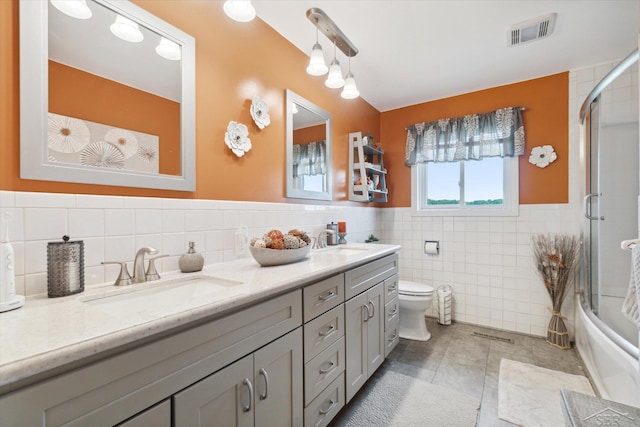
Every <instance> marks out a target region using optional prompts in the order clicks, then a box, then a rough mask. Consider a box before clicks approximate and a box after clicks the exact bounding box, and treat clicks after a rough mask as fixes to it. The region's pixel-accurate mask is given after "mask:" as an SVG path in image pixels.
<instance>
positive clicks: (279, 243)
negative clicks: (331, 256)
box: [249, 229, 311, 267]
mask: <svg viewBox="0 0 640 427" xmlns="http://www.w3.org/2000/svg"><path fill="white" fill-rule="evenodd" d="M309 243H311V239H310V238H309V236H307V233H305V232H304V231H300V230H297V229H293V230H289V231H288V232H287V233H286V234H284V233H282V232H281V231H280V230H270V231H269V232H268V233H267V234H265V235H264V236H262V237H254V238H253V239H251V244H250V245H249V251H250V252H251V255H253V258H254V259H255V260H256V261H257V262H258V264H260V265H261V266H263V267H267V266H270V265H283V264H290V263H292V262H296V261H300V260H302V259H304V258H305V257H306V256H307V254H309V250H310V249H311V246H310V245H309Z"/></svg>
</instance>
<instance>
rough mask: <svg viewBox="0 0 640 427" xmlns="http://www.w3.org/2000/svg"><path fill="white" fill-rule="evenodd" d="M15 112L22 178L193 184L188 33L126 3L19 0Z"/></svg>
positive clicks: (185, 187)
mask: <svg viewBox="0 0 640 427" xmlns="http://www.w3.org/2000/svg"><path fill="white" fill-rule="evenodd" d="M69 5H72V6H80V7H81V10H73V8H72V10H69V9H65V6H69ZM119 29H120V30H119ZM122 30H124V31H122ZM20 115H21V117H20V177H21V178H24V179H37V180H48V181H61V182H76V183H86V184H101V185H116V186H126V187H143V188H156V189H166V190H181V191H194V190H195V40H194V38H193V37H191V36H190V35H188V34H186V33H185V32H183V31H181V30H179V29H178V28H176V27H174V26H172V25H170V24H169V23H167V22H165V21H163V20H161V19H159V18H158V17H156V16H154V15H153V14H151V13H149V12H147V11H145V10H144V9H142V8H140V7H138V6H136V5H134V4H133V3H130V2H128V1H115V0H86V7H83V2H64V1H52V0H49V1H32V0H21V1H20Z"/></svg>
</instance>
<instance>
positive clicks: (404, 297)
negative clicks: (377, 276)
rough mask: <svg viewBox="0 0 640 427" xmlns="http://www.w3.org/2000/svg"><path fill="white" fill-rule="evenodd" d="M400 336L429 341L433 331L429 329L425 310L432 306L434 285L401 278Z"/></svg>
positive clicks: (399, 292)
mask: <svg viewBox="0 0 640 427" xmlns="http://www.w3.org/2000/svg"><path fill="white" fill-rule="evenodd" d="M398 294H399V298H400V338H406V339H410V340H415V341H428V340H429V338H431V333H429V331H428V330H427V325H426V323H425V320H424V312H425V311H426V310H427V309H428V308H429V307H431V302H432V301H433V287H432V286H429V285H427V284H424V283H417V282H410V281H408V280H400V282H399V285H398Z"/></svg>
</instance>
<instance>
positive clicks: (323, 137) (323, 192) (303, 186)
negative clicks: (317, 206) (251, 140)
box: [286, 90, 332, 200]
mask: <svg viewBox="0 0 640 427" xmlns="http://www.w3.org/2000/svg"><path fill="white" fill-rule="evenodd" d="M286 102H287V108H286V112H287V120H286V152H287V167H286V173H287V197H292V198H299V199H314V200H331V199H332V191H331V114H329V113H328V112H327V111H325V110H323V109H322V108H320V107H318V106H317V105H315V104H313V103H312V102H310V101H308V100H307V99H305V98H303V97H301V96H300V95H297V94H296V93H294V92H292V91H290V90H287V92H286Z"/></svg>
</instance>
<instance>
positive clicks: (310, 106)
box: [285, 89, 333, 200]
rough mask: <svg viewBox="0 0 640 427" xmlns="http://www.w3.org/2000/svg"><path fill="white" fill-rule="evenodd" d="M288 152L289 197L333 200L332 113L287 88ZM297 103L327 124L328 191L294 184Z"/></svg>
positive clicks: (287, 178)
mask: <svg viewBox="0 0 640 427" xmlns="http://www.w3.org/2000/svg"><path fill="white" fill-rule="evenodd" d="M285 98H286V103H287V107H286V113H287V120H286V152H287V156H286V158H287V167H286V174H287V176H286V180H287V197H292V198H298V199H314V200H332V197H333V196H332V188H333V187H332V167H331V163H332V160H331V159H332V157H331V156H332V154H331V153H332V143H331V114H329V113H328V112H327V111H325V110H323V109H322V108H320V107H318V106H317V105H315V104H314V103H312V102H310V101H308V100H306V99H305V98H303V97H301V96H300V95H298V94H296V93H294V92H292V91H290V90H288V89H287V92H286V97H285ZM293 103H295V104H297V105H299V106H301V107H303V108H306V109H307V110H309V111H311V112H313V113H315V114H317V115H318V116H320V117H321V118H323V119H324V120H325V125H326V135H325V143H326V157H327V173H326V175H327V182H326V185H327V189H328V190H327V191H324V192H320V191H307V190H300V189H298V188H295V187H294V185H293V109H292V108H291V104H293Z"/></svg>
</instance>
